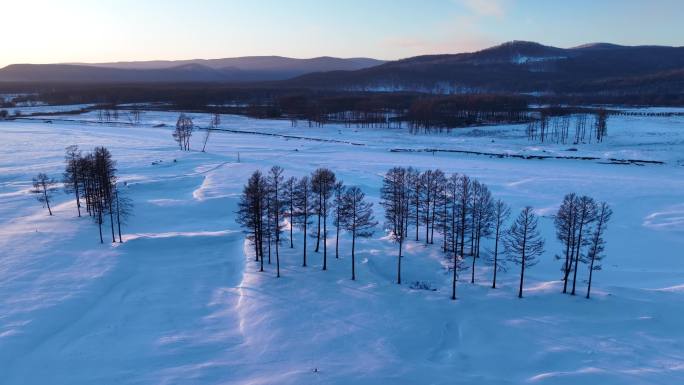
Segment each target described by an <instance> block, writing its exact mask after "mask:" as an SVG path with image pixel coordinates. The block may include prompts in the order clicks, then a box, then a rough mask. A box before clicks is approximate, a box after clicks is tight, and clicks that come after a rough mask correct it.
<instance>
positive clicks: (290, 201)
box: [283, 177, 297, 249]
mask: <svg viewBox="0 0 684 385" xmlns="http://www.w3.org/2000/svg"><path fill="white" fill-rule="evenodd" d="M296 186H297V179H295V177H289V178H287V180H285V182H284V183H283V197H284V198H283V199H284V200H285V201H286V205H287V214H286V215H287V218H288V221H290V226H289V227H290V248H291V249H293V248H294V240H293V237H292V229H293V228H294V217H295V214H294V209H295V190H296Z"/></svg>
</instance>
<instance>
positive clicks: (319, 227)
mask: <svg viewBox="0 0 684 385" xmlns="http://www.w3.org/2000/svg"><path fill="white" fill-rule="evenodd" d="M321 210H322V206H321V194H318V232H317V233H316V250H315V251H316V252H317V253H318V250H320V249H319V247H318V246H319V245H320V243H321V215H322V214H323V213H322V211H321Z"/></svg>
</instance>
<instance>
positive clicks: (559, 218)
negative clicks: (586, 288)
mask: <svg viewBox="0 0 684 385" xmlns="http://www.w3.org/2000/svg"><path fill="white" fill-rule="evenodd" d="M577 200H578V198H577V195H575V194H574V193H572V194H566V195H565V197H564V198H563V203H562V204H561V205H560V207H559V209H558V213H557V214H556V215H555V216H554V225H555V226H556V238H558V240H560V241H561V242H563V244H564V249H565V252H564V254H565V255H564V256H563V257H561V256H558V255H556V259H561V258H563V259H564V262H563V267H562V268H561V271H562V272H563V293H567V291H568V278H569V276H570V272H571V271H572V266H573V258H574V252H575V244H574V243H575V240H576V236H577V227H578V226H577V220H576V219H577Z"/></svg>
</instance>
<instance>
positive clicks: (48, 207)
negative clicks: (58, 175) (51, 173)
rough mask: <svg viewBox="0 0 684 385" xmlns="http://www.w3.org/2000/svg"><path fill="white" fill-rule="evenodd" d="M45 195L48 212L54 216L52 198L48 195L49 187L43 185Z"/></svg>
mask: <svg viewBox="0 0 684 385" xmlns="http://www.w3.org/2000/svg"><path fill="white" fill-rule="evenodd" d="M43 197H44V198H45V205H46V206H47V209H48V213H49V214H50V216H52V209H51V208H50V198H48V195H47V187H45V185H43Z"/></svg>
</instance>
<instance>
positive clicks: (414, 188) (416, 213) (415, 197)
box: [406, 167, 422, 242]
mask: <svg viewBox="0 0 684 385" xmlns="http://www.w3.org/2000/svg"><path fill="white" fill-rule="evenodd" d="M406 184H407V185H408V188H409V190H408V191H409V198H410V200H411V202H412V203H411V209H412V212H410V213H408V215H407V217H408V216H410V217H411V218H413V220H412V221H413V224H414V225H415V226H416V242H418V241H419V240H420V236H419V232H420V205H421V192H422V190H421V186H422V180H421V177H420V172H419V171H418V170H416V169H415V168H413V167H409V168H408V169H407V170H406Z"/></svg>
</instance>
